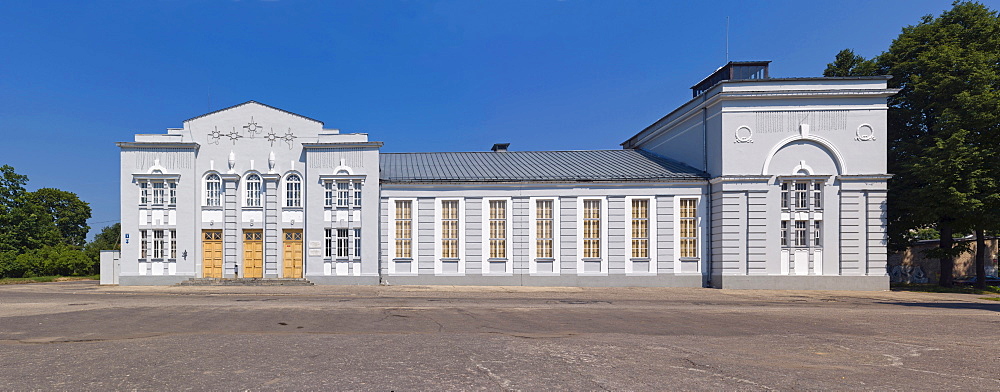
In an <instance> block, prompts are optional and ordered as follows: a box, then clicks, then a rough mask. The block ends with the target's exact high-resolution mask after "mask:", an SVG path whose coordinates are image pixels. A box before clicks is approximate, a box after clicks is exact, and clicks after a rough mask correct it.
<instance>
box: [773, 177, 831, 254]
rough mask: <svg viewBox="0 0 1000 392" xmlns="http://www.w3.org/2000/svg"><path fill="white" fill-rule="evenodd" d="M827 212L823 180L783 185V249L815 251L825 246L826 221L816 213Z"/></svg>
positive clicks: (793, 182) (784, 183)
mask: <svg viewBox="0 0 1000 392" xmlns="http://www.w3.org/2000/svg"><path fill="white" fill-rule="evenodd" d="M822 211H823V183H822V182H821V181H819V180H809V179H803V180H788V181H784V182H782V183H781V212H782V213H783V214H782V215H785V217H786V219H784V220H782V221H781V246H782V247H784V248H815V247H820V246H822V233H821V232H822V228H823V221H822V220H821V219H817V218H818V216H819V215H818V214H815V212H822Z"/></svg>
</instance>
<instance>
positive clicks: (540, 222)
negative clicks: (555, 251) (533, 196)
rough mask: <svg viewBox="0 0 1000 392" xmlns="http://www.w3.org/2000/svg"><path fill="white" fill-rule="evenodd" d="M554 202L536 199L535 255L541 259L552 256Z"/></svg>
mask: <svg viewBox="0 0 1000 392" xmlns="http://www.w3.org/2000/svg"><path fill="white" fill-rule="evenodd" d="M552 204H553V202H552V200H536V201H535V230H536V234H537V238H536V239H535V249H536V250H535V257H537V258H540V259H551V258H552V240H553V237H552V236H553V233H552V231H553V226H552V225H553V223H554V221H553V218H552Z"/></svg>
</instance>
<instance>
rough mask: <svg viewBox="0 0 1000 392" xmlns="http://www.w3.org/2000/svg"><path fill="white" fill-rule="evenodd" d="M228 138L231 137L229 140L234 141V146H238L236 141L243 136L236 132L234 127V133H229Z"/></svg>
mask: <svg viewBox="0 0 1000 392" xmlns="http://www.w3.org/2000/svg"><path fill="white" fill-rule="evenodd" d="M226 136H228V137H229V140H232V141H233V144H236V139H239V138H241V137H243V135H240V133H239V132H236V127H233V131H232V132H229V133H227V134H226Z"/></svg>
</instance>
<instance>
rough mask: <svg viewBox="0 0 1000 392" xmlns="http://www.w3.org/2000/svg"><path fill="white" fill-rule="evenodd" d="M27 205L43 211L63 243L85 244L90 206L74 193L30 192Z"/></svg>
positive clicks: (48, 190)
mask: <svg viewBox="0 0 1000 392" xmlns="http://www.w3.org/2000/svg"><path fill="white" fill-rule="evenodd" d="M27 197H28V198H29V201H28V202H29V203H30V204H34V205H37V206H39V207H41V208H43V209H44V210H45V212H46V213H48V215H49V216H50V217H51V219H52V223H53V225H55V228H56V230H57V231H58V232H59V236H60V238H61V240H62V242H63V243H65V244H68V245H73V246H83V245H84V244H85V243H86V242H87V232H88V231H90V226H87V219H90V204H89V203H87V202H85V201H82V200H80V198H79V197H77V196H76V194H75V193H72V192H66V191H62V190H59V189H54V188H41V189H39V190H37V191H34V192H30V193H29V194H28V195H27Z"/></svg>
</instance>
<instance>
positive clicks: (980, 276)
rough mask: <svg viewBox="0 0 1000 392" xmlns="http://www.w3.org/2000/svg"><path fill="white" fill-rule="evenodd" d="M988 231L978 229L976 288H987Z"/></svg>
mask: <svg viewBox="0 0 1000 392" xmlns="http://www.w3.org/2000/svg"><path fill="white" fill-rule="evenodd" d="M987 252H988V250H987V249H986V233H985V232H984V231H983V229H976V288H977V289H985V288H986V253H987Z"/></svg>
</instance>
